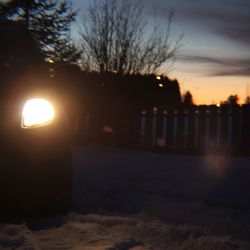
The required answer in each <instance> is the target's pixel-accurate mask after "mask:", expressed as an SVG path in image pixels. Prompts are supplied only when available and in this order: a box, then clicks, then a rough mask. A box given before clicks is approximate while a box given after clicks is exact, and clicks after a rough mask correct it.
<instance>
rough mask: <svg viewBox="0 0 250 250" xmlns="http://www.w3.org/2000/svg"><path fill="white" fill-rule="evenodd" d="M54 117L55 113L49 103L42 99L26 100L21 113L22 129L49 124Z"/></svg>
mask: <svg viewBox="0 0 250 250" xmlns="http://www.w3.org/2000/svg"><path fill="white" fill-rule="evenodd" d="M54 117H55V111H54V108H53V106H52V105H51V104H50V102H49V101H47V100H45V99H42V98H35V99H30V100H28V101H27V102H26V103H25V105H24V107H23V111H22V124H21V126H22V127H23V128H34V127H41V126H44V125H47V124H50V123H51V122H52V121H53V119H54Z"/></svg>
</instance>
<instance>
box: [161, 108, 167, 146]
mask: <svg viewBox="0 0 250 250" xmlns="http://www.w3.org/2000/svg"><path fill="white" fill-rule="evenodd" d="M167 115H168V111H167V110H164V111H163V125H162V139H163V142H164V145H165V146H166V145H167V126H168V118H167Z"/></svg>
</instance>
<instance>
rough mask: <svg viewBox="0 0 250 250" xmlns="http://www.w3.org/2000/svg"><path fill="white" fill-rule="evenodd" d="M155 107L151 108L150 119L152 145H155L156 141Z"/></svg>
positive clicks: (156, 110)
mask: <svg viewBox="0 0 250 250" xmlns="http://www.w3.org/2000/svg"><path fill="white" fill-rule="evenodd" d="M157 112H158V109H157V107H154V108H153V120H152V147H155V143H156V125H157Z"/></svg>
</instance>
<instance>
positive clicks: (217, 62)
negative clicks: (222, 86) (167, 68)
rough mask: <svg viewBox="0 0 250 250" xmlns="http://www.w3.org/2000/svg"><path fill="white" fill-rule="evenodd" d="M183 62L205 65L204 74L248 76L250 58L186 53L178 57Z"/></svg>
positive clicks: (249, 72) (249, 74) (249, 73)
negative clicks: (215, 56) (216, 56)
mask: <svg viewBox="0 0 250 250" xmlns="http://www.w3.org/2000/svg"><path fill="white" fill-rule="evenodd" d="M178 59H179V61H181V62H185V63H192V64H193V63H199V64H203V65H204V66H206V70H205V73H204V74H205V75H206V76H250V59H235V58H214V57H208V56H194V55H186V56H181V57H179V58H178Z"/></svg>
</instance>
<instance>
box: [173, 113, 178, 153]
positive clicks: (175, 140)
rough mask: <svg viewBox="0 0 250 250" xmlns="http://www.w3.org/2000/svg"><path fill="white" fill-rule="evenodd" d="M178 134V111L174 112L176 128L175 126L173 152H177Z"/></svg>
mask: <svg viewBox="0 0 250 250" xmlns="http://www.w3.org/2000/svg"><path fill="white" fill-rule="evenodd" d="M177 132H178V110H174V126H173V150H174V152H176V147H177Z"/></svg>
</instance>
